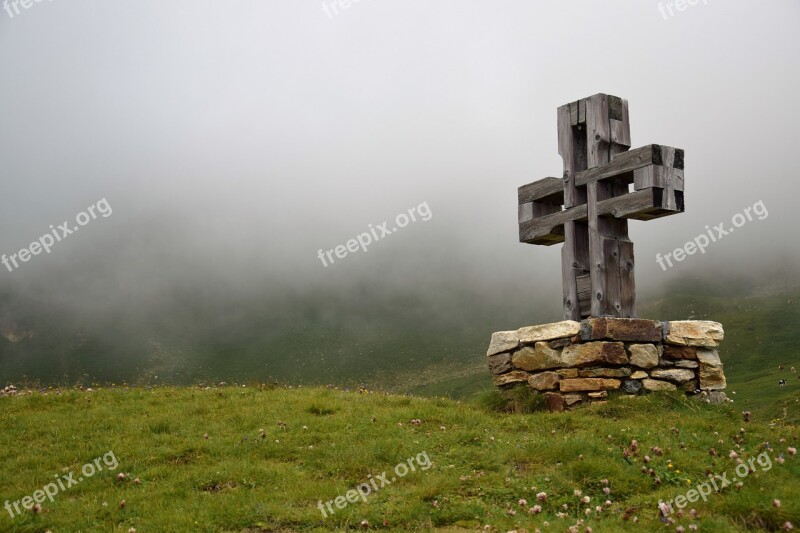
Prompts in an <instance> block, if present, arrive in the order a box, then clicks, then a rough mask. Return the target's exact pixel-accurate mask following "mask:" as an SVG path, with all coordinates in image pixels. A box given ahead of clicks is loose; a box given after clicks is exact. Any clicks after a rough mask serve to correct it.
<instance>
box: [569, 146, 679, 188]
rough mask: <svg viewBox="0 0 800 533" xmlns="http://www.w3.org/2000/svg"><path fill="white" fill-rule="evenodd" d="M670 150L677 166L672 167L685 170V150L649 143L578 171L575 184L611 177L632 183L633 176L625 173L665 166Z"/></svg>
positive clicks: (579, 184)
mask: <svg viewBox="0 0 800 533" xmlns="http://www.w3.org/2000/svg"><path fill="white" fill-rule="evenodd" d="M670 150H673V151H674V154H675V155H674V158H673V164H674V165H675V166H673V167H672V168H675V169H679V170H683V150H681V149H679V148H672V147H669V146H661V145H660V144H649V145H647V146H642V147H641V148H634V149H633V150H628V151H627V152H622V153H620V154H617V155H616V156H615V157H614V159H613V160H612V161H611V162H610V163H608V164H605V165H602V166H599V167H595V168H590V169H587V170H583V171H581V172H578V173H577V174H576V176H575V186H576V187H581V186H583V185H586V184H588V183H589V182H590V181H597V180H604V179H609V178H623V179H624V180H625V181H627V182H628V183H631V182H633V176H625V174H627V173H629V172H633V171H635V170H637V169H640V168H644V167H647V166H650V165H656V166H659V167H662V166H664V154H665V153H668V152H669V151H670ZM677 165H680V166H677Z"/></svg>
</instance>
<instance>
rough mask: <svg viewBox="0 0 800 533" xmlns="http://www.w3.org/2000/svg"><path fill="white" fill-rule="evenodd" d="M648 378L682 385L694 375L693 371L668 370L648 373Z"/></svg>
mask: <svg viewBox="0 0 800 533" xmlns="http://www.w3.org/2000/svg"><path fill="white" fill-rule="evenodd" d="M650 377H651V378H655V379H666V380H669V381H675V382H677V383H684V382H686V381H690V380H692V379H694V377H695V375H694V370H689V369H688V368H668V369H658V370H653V371H652V372H650Z"/></svg>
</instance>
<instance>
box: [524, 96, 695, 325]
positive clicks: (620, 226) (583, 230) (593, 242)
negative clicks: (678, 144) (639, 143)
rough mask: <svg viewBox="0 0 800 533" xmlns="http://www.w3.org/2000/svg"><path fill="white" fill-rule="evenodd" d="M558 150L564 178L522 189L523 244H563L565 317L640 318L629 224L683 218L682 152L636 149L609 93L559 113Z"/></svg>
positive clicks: (620, 106) (622, 103)
mask: <svg viewBox="0 0 800 533" xmlns="http://www.w3.org/2000/svg"><path fill="white" fill-rule="evenodd" d="M558 145H559V154H561V157H562V159H563V160H564V174H563V177H562V178H560V179H559V178H544V179H541V180H539V181H536V182H534V183H530V184H528V185H523V186H522V187H520V188H519V191H518V199H519V240H520V242H524V243H528V244H540V245H545V246H550V245H553V244H557V243H560V242H563V243H564V247H563V248H562V277H563V282H564V315H565V317H566V318H567V319H571V320H580V319H581V318H584V317H587V316H598V317H599V316H616V317H634V316H636V310H635V285H634V276H633V274H634V260H633V243H632V242H631V241H630V239H629V238H628V219H636V220H652V219H654V218H660V217H664V216H668V215H673V214H675V213H680V212H683V210H684V201H683V163H684V153H683V150H681V149H678V148H672V147H669V146H662V145H658V144H651V145H648V146H643V147H641V148H636V149H634V150H630V123H629V121H628V102H627V100H623V99H621V98H618V97H616V96H609V95H606V94H596V95H594V96H591V97H589V98H584V99H582V100H579V101H578V102H574V103H570V104H566V105H563V106H561V107H559V108H558ZM631 188H632V189H633V190H631Z"/></svg>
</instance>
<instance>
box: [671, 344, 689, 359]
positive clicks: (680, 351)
mask: <svg viewBox="0 0 800 533" xmlns="http://www.w3.org/2000/svg"><path fill="white" fill-rule="evenodd" d="M664 358H665V359H697V348H695V347H694V346H670V345H669V344H667V345H666V346H664Z"/></svg>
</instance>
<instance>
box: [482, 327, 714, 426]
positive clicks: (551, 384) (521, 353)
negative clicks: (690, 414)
mask: <svg viewBox="0 0 800 533" xmlns="http://www.w3.org/2000/svg"><path fill="white" fill-rule="evenodd" d="M723 337H724V331H723V329H722V325H721V324H719V323H717V322H711V321H705V320H681V321H668V322H660V321H655V320H643V319H631V318H627V319H626V318H589V319H586V320H584V321H582V322H574V321H570V320H567V321H563V322H556V323H553V324H542V325H538V326H529V327H524V328H520V329H518V330H515V331H499V332H497V333H494V334H493V335H492V340H491V343H490V345H489V350H488V352H487V356H488V362H489V370H490V372H491V373H492V374H493V376H494V378H493V379H494V384H495V385H496V386H498V387H500V388H502V389H508V388H511V387H517V386H528V387H530V388H532V389H534V390H536V391H538V392H539V393H541V394H543V395H544V396H545V400H546V401H547V405H548V406H549V408H550V409H551V410H556V411H559V410H563V409H565V408H571V407H573V406H575V405H577V404H580V403H584V402H602V401H605V400H606V398H607V397H608V392H609V391H614V390H619V391H621V392H623V393H625V394H642V393H646V392H654V391H668V390H673V391H674V390H682V391H685V392H686V393H687V394H693V395H702V396H703V397H704V398H709V397H710V398H712V399H714V401H715V403H716V402H719V401H722V400H723V399H724V398H725V395H724V393H722V392H720V391H722V390H723V389H724V388H725V386H726V381H725V374H724V372H723V366H722V361H721V360H720V357H719V354H718V352H717V347H719V344H720V342H721V341H722V340H723Z"/></svg>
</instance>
